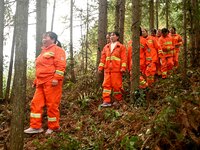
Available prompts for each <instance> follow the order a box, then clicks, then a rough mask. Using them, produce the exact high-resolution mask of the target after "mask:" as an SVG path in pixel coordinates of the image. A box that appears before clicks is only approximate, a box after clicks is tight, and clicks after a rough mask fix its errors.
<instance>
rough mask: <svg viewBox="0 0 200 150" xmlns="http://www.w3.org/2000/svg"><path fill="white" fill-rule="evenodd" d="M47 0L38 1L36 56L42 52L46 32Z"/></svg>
mask: <svg viewBox="0 0 200 150" xmlns="http://www.w3.org/2000/svg"><path fill="white" fill-rule="evenodd" d="M46 18H47V0H37V1H36V57H37V56H38V55H39V54H40V52H41V46H42V34H43V33H44V32H46Z"/></svg>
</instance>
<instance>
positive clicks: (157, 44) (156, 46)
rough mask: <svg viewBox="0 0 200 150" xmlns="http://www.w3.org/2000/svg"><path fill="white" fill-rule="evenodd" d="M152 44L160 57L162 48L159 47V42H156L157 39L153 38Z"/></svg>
mask: <svg viewBox="0 0 200 150" xmlns="http://www.w3.org/2000/svg"><path fill="white" fill-rule="evenodd" d="M154 46H155V48H156V50H157V52H158V57H162V56H163V50H162V48H161V46H160V44H159V43H158V41H157V40H154Z"/></svg>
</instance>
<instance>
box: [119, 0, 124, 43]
mask: <svg viewBox="0 0 200 150" xmlns="http://www.w3.org/2000/svg"><path fill="white" fill-rule="evenodd" d="M125 4H126V0H120V1H119V6H120V7H119V20H118V22H119V35H120V36H119V41H120V43H122V44H123V43H124V20H125Z"/></svg>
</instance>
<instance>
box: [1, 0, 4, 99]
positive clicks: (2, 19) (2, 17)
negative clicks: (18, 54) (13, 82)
mask: <svg viewBox="0 0 200 150" xmlns="http://www.w3.org/2000/svg"><path fill="white" fill-rule="evenodd" d="M4 11H5V6H4V0H1V1H0V100H3V41H4V36H3V35H4Z"/></svg>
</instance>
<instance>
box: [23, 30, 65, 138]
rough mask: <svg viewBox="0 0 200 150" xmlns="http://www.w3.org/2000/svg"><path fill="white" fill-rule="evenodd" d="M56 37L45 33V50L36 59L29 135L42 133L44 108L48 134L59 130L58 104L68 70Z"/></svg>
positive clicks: (43, 48)
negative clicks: (34, 88)
mask: <svg viewBox="0 0 200 150" xmlns="http://www.w3.org/2000/svg"><path fill="white" fill-rule="evenodd" d="M57 38H58V36H57V35H56V34H55V33H54V32H46V33H44V34H43V40H42V43H43V46H42V51H41V54H40V55H39V56H38V57H37V59H36V78H35V80H34V83H33V87H36V91H35V94H34V96H33V99H32V101H31V113H30V127H29V128H28V129H26V130H24V132H25V133H28V134H33V133H41V132H43V129H42V113H43V107H44V106H45V105H46V107H47V116H48V117H47V118H48V130H47V131H46V134H51V133H52V132H53V131H56V130H58V129H59V128H60V126H59V116H60V113H59V104H60V99H61V95H62V83H63V77H64V72H65V68H66V55H65V51H64V50H63V49H62V48H61V44H60V42H59V41H58V39H57ZM56 44H58V45H56Z"/></svg>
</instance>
